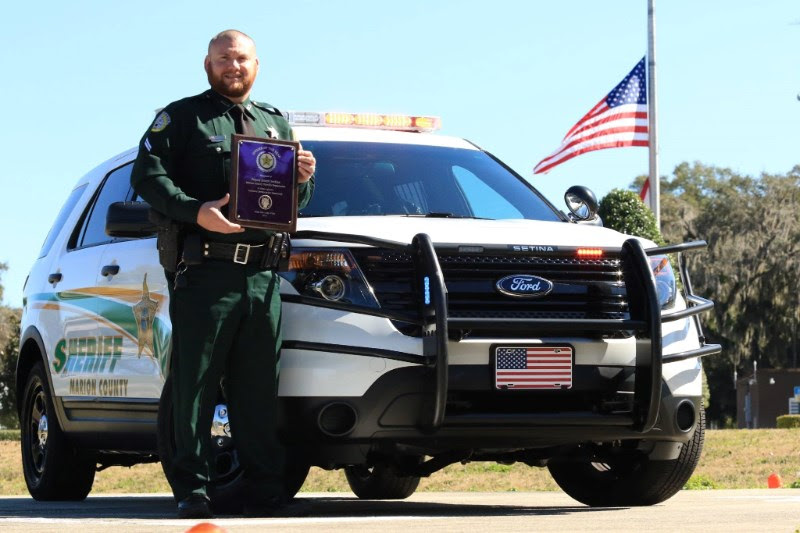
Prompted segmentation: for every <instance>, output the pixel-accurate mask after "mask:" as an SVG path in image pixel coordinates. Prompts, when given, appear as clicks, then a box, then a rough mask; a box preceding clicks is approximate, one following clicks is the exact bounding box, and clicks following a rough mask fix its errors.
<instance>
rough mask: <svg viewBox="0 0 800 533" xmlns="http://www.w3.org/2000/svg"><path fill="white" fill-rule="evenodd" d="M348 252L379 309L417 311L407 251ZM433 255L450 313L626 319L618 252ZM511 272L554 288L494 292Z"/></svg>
mask: <svg viewBox="0 0 800 533" xmlns="http://www.w3.org/2000/svg"><path fill="white" fill-rule="evenodd" d="M353 253H354V255H355V256H356V260H357V261H358V264H359V265H360V266H361V269H362V270H363V272H364V275H365V276H366V278H367V280H368V282H369V283H370V285H372V287H373V289H374V290H375V295H376V296H377V298H378V301H379V302H380V304H381V307H382V308H383V309H386V310H391V311H397V312H402V313H406V314H410V315H418V314H419V311H420V308H421V290H420V287H419V285H420V280H419V279H416V276H415V275H414V272H415V269H414V261H413V257H412V255H411V254H409V253H406V252H399V251H395V250H388V249H376V248H357V249H353ZM438 258H439V264H440V265H441V268H442V273H443V274H444V280H445V285H446V287H447V292H448V316H449V317H451V318H544V319H547V318H553V319H627V318H630V316H629V312H628V302H627V298H626V291H625V284H624V282H623V276H622V261H621V260H620V258H619V257H618V256H611V257H608V256H607V257H605V258H603V259H578V258H575V257H569V256H564V255H521V254H514V255H511V254H509V255H503V254H487V255H478V254H439V255H438ZM512 274H532V275H535V276H539V277H542V278H545V279H547V280H550V281H551V282H553V285H554V286H553V290H552V292H550V294H548V295H546V296H544V297H541V298H515V297H512V296H507V295H504V294H502V293H500V292H499V291H497V290H496V288H495V283H496V282H497V280H499V279H500V278H502V277H505V276H508V275H512ZM403 331H404V332H406V333H412V334H413V332H411V331H410V330H408V329H404V330H403Z"/></svg>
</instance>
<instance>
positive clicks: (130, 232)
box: [106, 202, 156, 238]
mask: <svg viewBox="0 0 800 533" xmlns="http://www.w3.org/2000/svg"><path fill="white" fill-rule="evenodd" d="M149 212H150V206H149V205H148V204H146V203H145V202H114V203H113V204H111V205H110V206H109V207H108V213H106V233H107V234H108V235H110V236H111V237H134V238H136V237H150V236H152V235H155V233H156V225H155V224H153V223H152V222H151V221H150V217H149V216H148V213H149Z"/></svg>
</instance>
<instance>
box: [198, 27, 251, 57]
mask: <svg viewBox="0 0 800 533" xmlns="http://www.w3.org/2000/svg"><path fill="white" fill-rule="evenodd" d="M239 38H243V39H247V40H248V41H250V43H251V44H252V45H253V49H254V50H255V47H256V42H255V41H254V40H253V38H252V37H250V36H249V35H247V34H246V33H244V32H243V31H239V30H225V31H221V32H219V33H218V34H216V35H215V36H213V37H212V38H211V40H210V41H208V51H209V52H211V47H213V46H214V45H215V44H216V43H218V42H220V41H233V40H236V39H239Z"/></svg>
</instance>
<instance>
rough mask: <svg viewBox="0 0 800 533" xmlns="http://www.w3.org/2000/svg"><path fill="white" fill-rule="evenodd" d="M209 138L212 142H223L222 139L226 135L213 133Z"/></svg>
mask: <svg viewBox="0 0 800 533" xmlns="http://www.w3.org/2000/svg"><path fill="white" fill-rule="evenodd" d="M208 140H209V141H211V142H212V143H221V142H222V141H224V140H225V136H224V135H212V136H211V137H209V138H208Z"/></svg>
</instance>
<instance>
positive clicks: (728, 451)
mask: <svg viewBox="0 0 800 533" xmlns="http://www.w3.org/2000/svg"><path fill="white" fill-rule="evenodd" d="M773 472H775V473H777V474H778V475H780V476H781V479H782V481H783V486H784V487H794V488H800V428H794V429H756V430H709V431H707V432H706V441H705V448H704V450H703V455H702V457H701V459H700V464H699V465H698V467H697V469H696V470H695V473H694V475H693V476H692V478H691V479H690V480H689V482H688V483H687V484H686V488H687V489H698V490H699V489H746V488H766V486H767V477H768V476H769V475H770V474H771V473H773ZM303 490H304V491H310V492H347V491H348V490H349V488H348V486H347V481H346V480H345V477H344V473H343V472H342V471H341V470H336V471H330V472H329V471H325V470H321V469H319V468H312V469H311V473H310V474H309V476H308V479H307V480H306V483H305V485H304V486H303ZM419 490H421V491H476V492H486V491H488V492H509V491H532V490H558V487H557V486H556V484H555V483H554V482H553V480H552V478H551V477H550V474H549V473H548V472H547V469H543V468H532V467H528V466H525V465H523V464H519V463H517V464H514V465H499V464H494V463H468V464H466V465H462V464H455V465H450V466H448V467H447V468H445V469H444V470H441V471H439V472H436V473H435V474H433V475H432V476H431V477H429V478H424V479H423V480H422V482H421V483H420V487H419ZM92 492H93V493H94V494H98V493H103V492H105V493H123V492H169V486H168V485H167V482H166V480H165V479H164V475H163V473H162V471H161V466H160V465H159V464H143V465H137V466H134V467H131V468H125V467H113V468H109V469H107V470H103V471H102V472H98V473H97V477H96V479H95V484H94V488H93V490H92ZM0 494H3V495H10V494H27V490H26V488H25V481H24V480H23V478H22V467H21V463H20V446H19V432H16V431H5V430H4V431H0Z"/></svg>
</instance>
